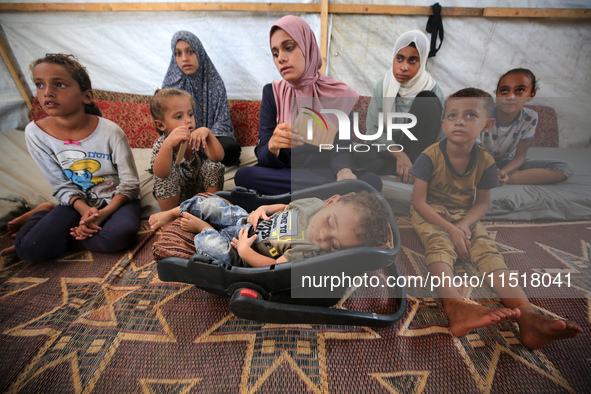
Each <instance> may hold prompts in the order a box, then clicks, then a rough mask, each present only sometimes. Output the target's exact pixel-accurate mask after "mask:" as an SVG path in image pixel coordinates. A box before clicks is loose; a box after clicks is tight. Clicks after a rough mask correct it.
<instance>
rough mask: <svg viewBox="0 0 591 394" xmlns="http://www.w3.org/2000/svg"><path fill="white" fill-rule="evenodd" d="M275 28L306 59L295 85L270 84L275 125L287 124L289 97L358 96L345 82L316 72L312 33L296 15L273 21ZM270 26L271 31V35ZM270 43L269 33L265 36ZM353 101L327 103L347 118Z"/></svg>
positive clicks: (319, 62) (319, 58)
mask: <svg viewBox="0 0 591 394" xmlns="http://www.w3.org/2000/svg"><path fill="white" fill-rule="evenodd" d="M275 26H277V27H278V28H280V29H282V30H284V31H285V32H286V33H287V34H289V35H290V36H291V38H292V39H293V40H294V41H295V42H296V43H297V44H298V46H299V47H300V49H301V50H302V53H303V54H304V59H306V67H305V69H304V73H303V74H302V76H301V77H300V79H298V80H297V81H296V83H295V84H291V83H289V82H287V81H286V80H285V79H281V80H279V81H273V94H274V95H275V103H276V104H277V123H291V121H292V119H291V99H292V97H348V98H358V97H359V93H357V92H356V91H355V90H353V89H352V88H350V87H349V86H348V85H346V84H345V83H343V82H339V81H337V80H336V79H334V78H331V77H327V76H326V75H323V74H321V73H320V71H319V70H320V67H322V56H321V55H320V49H318V44H317V43H316V38H315V37H314V32H312V29H311V28H310V25H308V23H306V22H305V21H304V20H303V19H302V18H300V17H298V16H295V15H286V16H284V17H282V18H281V19H279V20H278V21H277V22H275V24H274V25H273V27H275ZM273 27H271V32H273ZM270 40H271V33H269V41H270ZM315 101H316V100H315ZM355 101H356V100H351V99H349V100H331V105H330V108H331V109H338V110H341V111H343V112H344V113H346V114H347V115H349V113H350V112H351V110H352V109H353V106H354V105H355ZM298 104H299V103H298ZM315 104H316V105H315V108H314V109H315V110H319V109H320V108H317V107H318V103H315ZM299 107H301V105H299ZM327 108H328V106H327ZM299 109H300V108H298V111H299Z"/></svg>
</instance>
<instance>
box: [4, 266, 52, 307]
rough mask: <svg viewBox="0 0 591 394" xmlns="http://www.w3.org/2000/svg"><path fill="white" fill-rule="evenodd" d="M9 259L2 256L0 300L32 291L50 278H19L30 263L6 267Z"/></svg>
mask: <svg viewBox="0 0 591 394" xmlns="http://www.w3.org/2000/svg"><path fill="white" fill-rule="evenodd" d="M7 261H8V259H5V257H4V256H2V263H1V264H0V299H2V298H5V297H10V296H13V295H15V294H18V293H21V292H23V291H26V290H29V289H32V288H33V287H35V286H38V285H40V284H41V283H44V282H46V281H47V280H48V279H49V278H34V277H25V278H17V277H16V276H17V275H18V274H19V272H20V271H22V270H24V269H25V268H26V267H27V266H28V265H29V263H26V262H24V261H17V262H15V263H14V264H10V265H6V263H7Z"/></svg>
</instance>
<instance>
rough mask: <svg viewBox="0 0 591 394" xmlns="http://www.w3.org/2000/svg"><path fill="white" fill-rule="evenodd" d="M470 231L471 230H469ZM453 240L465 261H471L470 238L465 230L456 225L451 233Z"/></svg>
mask: <svg viewBox="0 0 591 394" xmlns="http://www.w3.org/2000/svg"><path fill="white" fill-rule="evenodd" d="M468 231H470V230H468ZM449 235H450V237H451V241H452V242H453V244H454V246H455V247H456V251H457V252H458V255H459V256H460V257H461V258H462V259H463V260H465V261H470V252H469V249H470V238H469V237H468V236H467V235H466V233H465V232H464V230H462V229H460V228H458V227H454V229H453V230H451V231H450V233H449Z"/></svg>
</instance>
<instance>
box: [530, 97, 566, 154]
mask: <svg viewBox="0 0 591 394" xmlns="http://www.w3.org/2000/svg"><path fill="white" fill-rule="evenodd" d="M525 107H526V108H530V109H533V110H534V111H536V112H537V113H538V125H537V126H536V136H535V138H534V139H533V141H532V142H531V143H530V144H529V146H530V147H550V148H556V147H558V117H557V116H556V111H555V110H554V108H551V107H546V106H544V105H526V106H525Z"/></svg>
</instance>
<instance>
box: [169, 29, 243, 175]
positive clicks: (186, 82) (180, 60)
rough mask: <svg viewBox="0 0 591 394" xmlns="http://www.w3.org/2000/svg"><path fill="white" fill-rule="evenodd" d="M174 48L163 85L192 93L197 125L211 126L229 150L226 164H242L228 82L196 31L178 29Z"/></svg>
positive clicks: (225, 158)
mask: <svg viewBox="0 0 591 394" xmlns="http://www.w3.org/2000/svg"><path fill="white" fill-rule="evenodd" d="M171 47H172V59H171V60H170V66H169V67H168V71H167V72H166V76H165V77H164V82H163V83H162V88H163V89H166V88H175V89H180V90H184V91H186V92H188V93H189V94H191V96H193V100H194V101H195V125H196V127H207V128H208V129H210V130H211V132H212V133H213V134H214V135H215V136H216V137H217V139H218V141H219V142H220V144H221V145H222V147H223V148H224V152H225V156H224V159H223V160H222V164H224V165H226V166H231V165H235V164H238V162H239V159H240V145H239V144H238V142H237V141H236V138H235V137H234V129H233V127H232V122H231V121H230V109H229V107H228V98H227V96H226V87H225V85H224V81H222V78H221V77H220V75H219V74H218V72H217V70H216V68H215V66H214V65H213V63H212V62H211V60H210V59H209V56H207V53H206V52H205V49H204V48H203V45H202V44H201V41H199V38H197V36H196V35H195V34H193V33H191V32H188V31H183V30H182V31H178V32H176V33H175V34H174V36H173V37H172V42H171Z"/></svg>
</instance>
